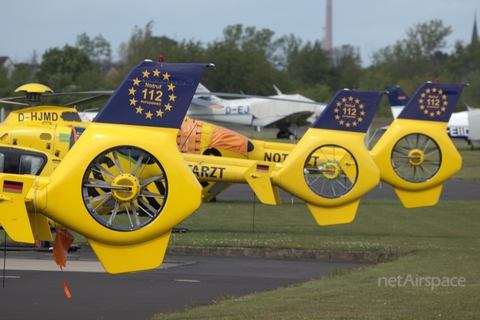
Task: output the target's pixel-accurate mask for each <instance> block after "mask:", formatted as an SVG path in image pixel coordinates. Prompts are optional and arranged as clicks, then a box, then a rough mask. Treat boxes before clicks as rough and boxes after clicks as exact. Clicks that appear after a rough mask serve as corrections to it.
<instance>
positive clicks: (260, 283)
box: [0, 251, 372, 320]
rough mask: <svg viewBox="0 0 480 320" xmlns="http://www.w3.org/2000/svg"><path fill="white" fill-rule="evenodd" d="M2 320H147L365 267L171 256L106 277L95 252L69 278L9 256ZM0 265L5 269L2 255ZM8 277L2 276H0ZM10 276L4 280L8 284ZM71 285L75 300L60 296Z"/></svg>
mask: <svg viewBox="0 0 480 320" xmlns="http://www.w3.org/2000/svg"><path fill="white" fill-rule="evenodd" d="M6 257H7V259H6V261H5V262H6V263H5V266H6V270H5V271H3V270H2V274H1V277H0V279H2V280H3V281H4V282H3V287H2V288H0V305H1V307H0V319H71V320H75V319H79V320H80V319H81V320H85V319H103V320H107V319H148V318H150V317H152V316H154V315H155V314H158V313H168V312H173V311H184V310H185V308H188V307H191V306H200V305H206V304H210V303H212V302H213V301H214V300H219V299H225V298H228V297H232V296H234V297H239V296H243V295H247V294H252V293H255V292H263V291H267V290H273V289H277V288H279V287H285V286H289V285H293V284H296V283H300V282H305V281H307V280H309V279H313V278H320V277H323V276H326V275H328V274H330V272H331V270H332V269H333V268H341V267H343V268H359V267H362V266H372V264H368V263H358V262H335V261H320V260H303V259H261V258H245V257H241V258H240V257H213V256H201V255H195V256H191V255H167V256H166V259H165V262H164V263H163V264H162V266H161V267H160V268H158V269H156V270H152V271H144V272H138V273H129V274H122V275H110V274H107V273H105V271H103V268H102V267H101V265H100V263H99V262H98V260H97V259H96V258H95V255H94V253H93V252H83V251H77V252H74V253H71V254H69V256H68V259H67V267H66V268H65V269H64V272H62V271H60V269H59V267H57V266H56V264H55V263H54V261H53V258H52V254H51V253H42V252H7V253H6ZM0 263H1V265H2V266H3V265H4V259H3V255H2V258H0ZM2 269H3V268H2ZM3 275H5V277H3ZM64 279H65V280H66V283H67V286H68V289H69V291H70V293H71V295H72V297H71V298H70V299H68V298H67V297H66V295H65V293H64V291H63V287H62V284H63V280H64Z"/></svg>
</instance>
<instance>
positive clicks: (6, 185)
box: [2, 180, 23, 193]
mask: <svg viewBox="0 0 480 320" xmlns="http://www.w3.org/2000/svg"><path fill="white" fill-rule="evenodd" d="M22 189H23V182H17V181H8V180H5V181H3V190H2V191H3V192H10V193H22Z"/></svg>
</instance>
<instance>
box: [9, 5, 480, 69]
mask: <svg viewBox="0 0 480 320" xmlns="http://www.w3.org/2000/svg"><path fill="white" fill-rule="evenodd" d="M332 2H333V46H334V47H336V46H340V45H343V44H349V45H352V46H354V47H358V48H359V49H360V54H361V57H362V60H363V65H364V66H367V65H368V64H370V58H371V56H372V53H373V52H375V51H377V50H379V49H381V48H384V47H386V46H388V45H393V44H395V42H396V41H397V40H401V39H405V38H406V31H407V29H409V28H413V27H414V26H415V25H416V24H419V23H425V22H428V21H430V20H433V19H441V20H442V21H443V24H444V26H450V27H451V28H452V31H453V32H452V34H451V36H449V37H448V39H447V40H448V43H449V45H450V48H449V49H448V50H447V51H448V52H450V51H451V50H452V49H453V45H454V43H455V41H456V40H462V41H463V43H464V44H467V43H470V40H471V37H472V31H473V23H474V18H475V15H476V14H475V12H476V11H477V10H480V1H478V0H397V1H391V0H390V1H387V0H363V1H358V0H333V1H332ZM0 8H1V11H2V17H1V19H0V30H1V31H0V56H8V57H10V59H12V60H13V61H14V62H15V63H20V62H27V61H29V60H30V59H31V58H32V56H33V54H34V52H36V55H37V57H38V59H39V60H40V58H41V56H42V54H43V53H44V52H45V51H46V50H47V49H50V48H54V47H58V48H62V47H63V46H64V45H66V44H69V45H71V46H74V45H75V43H76V40H77V36H78V35H80V34H82V33H86V34H87V35H88V36H89V37H90V38H91V39H92V38H94V37H95V36H97V35H99V34H101V35H102V36H103V37H104V38H105V39H106V40H107V41H108V42H109V43H110V45H111V48H112V52H113V55H114V58H115V57H117V56H118V54H117V52H118V48H119V45H120V44H121V43H122V42H127V41H128V39H129V38H130V36H131V34H132V31H133V30H134V28H135V26H137V27H140V28H142V29H143V28H144V27H145V25H146V24H147V23H148V22H150V21H153V22H154V26H153V33H154V35H155V36H166V37H168V38H171V39H174V40H179V41H181V40H196V41H202V42H204V43H209V42H211V41H213V40H215V39H218V40H221V39H222V37H223V33H222V32H223V30H224V28H225V27H227V26H231V25H235V24H242V25H243V26H244V27H255V28H256V29H257V30H260V29H264V28H267V29H270V30H272V31H274V32H275V35H274V38H275V39H276V38H279V37H282V36H284V35H290V34H293V35H294V36H296V37H299V38H301V39H302V40H303V41H304V42H306V41H315V40H320V41H323V39H324V29H325V20H326V0H294V1H285V0H241V1H240V0H203V1H198V0H171V1H165V0H141V1H121V0H117V1H113V0H95V1H94V0H79V1H68V0H42V1H33V0H15V1H12V0H5V1H2V3H1V5H0ZM159 54H160V53H159ZM145 58H153V59H154V58H155V57H145ZM166 61H168V57H166ZM211 62H213V63H215V61H211Z"/></svg>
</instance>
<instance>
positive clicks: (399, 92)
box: [385, 85, 410, 119]
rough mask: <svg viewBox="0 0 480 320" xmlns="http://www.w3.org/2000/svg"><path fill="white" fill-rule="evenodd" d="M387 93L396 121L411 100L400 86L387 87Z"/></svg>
mask: <svg viewBox="0 0 480 320" xmlns="http://www.w3.org/2000/svg"><path fill="white" fill-rule="evenodd" d="M385 93H386V94H387V96H388V102H389V103H390V109H391V111H392V116H393V119H396V118H397V117H398V115H399V114H400V112H401V111H402V109H403V107H404V106H405V105H406V104H407V103H408V101H410V98H409V97H408V95H407V94H406V93H405V91H403V89H402V88H400V86H398V85H397V86H395V87H385Z"/></svg>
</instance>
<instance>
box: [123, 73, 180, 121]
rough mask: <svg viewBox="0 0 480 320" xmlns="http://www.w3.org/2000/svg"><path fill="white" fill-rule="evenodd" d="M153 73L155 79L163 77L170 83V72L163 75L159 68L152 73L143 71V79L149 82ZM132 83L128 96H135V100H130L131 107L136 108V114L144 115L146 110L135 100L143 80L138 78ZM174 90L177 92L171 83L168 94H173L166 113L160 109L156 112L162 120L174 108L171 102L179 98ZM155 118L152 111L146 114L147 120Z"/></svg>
mask: <svg viewBox="0 0 480 320" xmlns="http://www.w3.org/2000/svg"><path fill="white" fill-rule="evenodd" d="M151 73H153V75H152V76H153V78H155V77H157V78H160V77H163V80H164V81H170V76H171V75H170V74H169V73H168V72H165V73H163V74H162V72H161V71H160V70H158V68H157V69H155V70H152V72H150V71H148V69H146V70H145V71H142V79H145V78H146V79H147V80H148V79H149V77H150V74H151ZM132 81H133V85H132V87H131V88H130V89H128V95H129V96H130V95H132V96H133V98H131V99H130V105H131V106H134V107H135V113H138V114H143V111H144V108H142V106H140V105H138V106H137V103H138V100H137V99H135V93H136V92H137V89H136V87H138V86H139V85H140V81H141V80H140V79H138V77H137V78H135V79H133V80H132ZM174 90H175V85H174V84H173V83H169V84H168V90H167V91H168V92H170V91H171V94H170V95H168V102H167V103H166V104H164V107H165V111H162V108H161V107H159V108H158V110H156V111H155V116H156V117H161V118H162V117H163V115H164V113H165V112H166V111H169V112H171V110H172V108H173V106H172V105H171V104H170V102H172V103H173V102H175V101H176V99H177V96H176V95H175V93H174ZM153 116H154V114H153V113H152V112H150V110H149V111H147V112H145V119H152V117H153Z"/></svg>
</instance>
